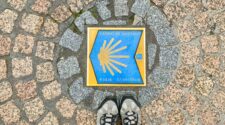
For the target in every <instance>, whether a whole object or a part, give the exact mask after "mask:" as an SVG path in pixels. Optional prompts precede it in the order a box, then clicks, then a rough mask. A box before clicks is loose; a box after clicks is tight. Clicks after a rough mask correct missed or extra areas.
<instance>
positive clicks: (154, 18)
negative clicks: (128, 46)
mask: <svg viewBox="0 0 225 125" xmlns="http://www.w3.org/2000/svg"><path fill="white" fill-rule="evenodd" d="M148 12H149V14H148V16H147V24H148V25H150V29H151V30H153V32H154V33H155V36H156V39H157V42H158V43H159V45H161V46H166V45H175V44H177V43H178V41H177V39H176V36H175V35H174V31H173V29H172V28H171V27H170V26H169V22H168V21H167V19H166V17H165V15H164V14H163V13H162V12H161V11H160V10H159V9H158V8H157V7H155V6H152V7H151V8H150V9H149V11H148Z"/></svg>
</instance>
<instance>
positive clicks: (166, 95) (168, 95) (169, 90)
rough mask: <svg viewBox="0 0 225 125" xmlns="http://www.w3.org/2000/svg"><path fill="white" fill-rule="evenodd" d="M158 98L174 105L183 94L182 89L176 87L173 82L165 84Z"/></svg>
mask: <svg viewBox="0 0 225 125" xmlns="http://www.w3.org/2000/svg"><path fill="white" fill-rule="evenodd" d="M161 93H162V94H161V95H160V98H161V99H162V100H163V101H164V102H165V103H166V104H168V105H170V106H175V105H176V103H177V102H178V101H179V100H180V99H181V97H182V96H183V95H184V91H183V90H182V89H180V88H179V87H177V86H176V85H175V84H170V85H168V86H166V87H165V88H164V90H163V92H161Z"/></svg>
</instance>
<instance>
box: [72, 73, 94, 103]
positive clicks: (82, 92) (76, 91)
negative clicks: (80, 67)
mask: <svg viewBox="0 0 225 125" xmlns="http://www.w3.org/2000/svg"><path fill="white" fill-rule="evenodd" d="M93 91H94V90H93V89H92V88H85V87H84V85H83V78H82V77H79V78H78V79H77V80H75V81H74V82H73V83H72V85H71V86H70V89H69V94H70V96H71V97H72V99H73V100H74V102H75V103H80V102H81V101H82V100H84V99H85V98H87V97H88V96H89V94H90V93H92V92H93Z"/></svg>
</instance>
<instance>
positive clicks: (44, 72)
mask: <svg viewBox="0 0 225 125" xmlns="http://www.w3.org/2000/svg"><path fill="white" fill-rule="evenodd" d="M36 77H37V81H39V82H46V81H52V80H54V69H53V65H52V63H51V62H45V63H42V64H39V65H37V72H36Z"/></svg>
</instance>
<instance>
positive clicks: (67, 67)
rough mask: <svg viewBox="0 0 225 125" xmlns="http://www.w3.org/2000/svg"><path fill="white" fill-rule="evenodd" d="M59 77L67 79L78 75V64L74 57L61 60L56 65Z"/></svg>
mask: <svg viewBox="0 0 225 125" xmlns="http://www.w3.org/2000/svg"><path fill="white" fill-rule="evenodd" d="M57 67H58V72H59V76H60V78H61V79H67V78H69V77H71V76H72V75H75V74H78V73H80V67H79V63H78V61H77V58H76V57H73V56H72V57H69V58H67V59H66V60H61V61H59V62H58V64H57Z"/></svg>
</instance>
